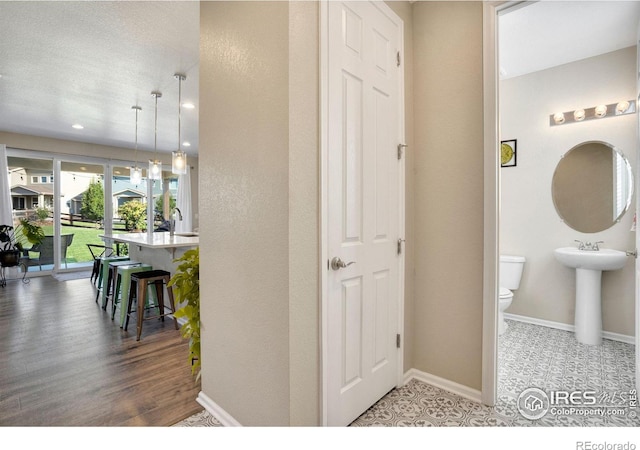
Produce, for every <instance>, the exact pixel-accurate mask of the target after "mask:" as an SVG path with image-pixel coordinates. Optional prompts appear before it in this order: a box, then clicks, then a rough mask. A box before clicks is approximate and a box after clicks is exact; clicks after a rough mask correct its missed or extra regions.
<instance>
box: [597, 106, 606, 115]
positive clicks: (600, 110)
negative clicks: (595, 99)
mask: <svg viewBox="0 0 640 450" xmlns="http://www.w3.org/2000/svg"><path fill="white" fill-rule="evenodd" d="M606 115H607V106H606V105H598V106H596V117H604V116H606Z"/></svg>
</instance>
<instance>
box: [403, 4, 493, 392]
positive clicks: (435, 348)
mask: <svg viewBox="0 0 640 450" xmlns="http://www.w3.org/2000/svg"><path fill="white" fill-rule="evenodd" d="M413 30H414V34H413V50H414V114H415V116H414V120H415V123H416V127H415V169H416V174H415V186H414V188H415V194H414V195H415V198H414V204H415V224H414V226H415V230H416V232H415V236H414V239H415V270H416V275H415V288H414V289H415V305H414V321H413V363H414V367H415V368H416V369H418V370H421V371H424V372H428V373H430V374H433V375H437V376H439V377H442V378H446V379H448V380H451V381H454V382H457V383H460V384H462V385H465V386H469V387H471V388H474V389H480V388H481V381H482V376H481V370H482V361H481V355H482V345H481V344H482V295H483V280H482V273H483V267H482V264H483V128H482V127H483V120H482V115H483V97H482V89H483V86H482V3H481V2H417V3H414V4H413Z"/></svg>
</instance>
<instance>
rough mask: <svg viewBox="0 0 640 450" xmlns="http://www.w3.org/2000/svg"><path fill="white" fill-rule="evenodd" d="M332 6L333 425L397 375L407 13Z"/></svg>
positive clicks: (363, 5)
mask: <svg viewBox="0 0 640 450" xmlns="http://www.w3.org/2000/svg"><path fill="white" fill-rule="evenodd" d="M327 14H328V46H327V48H328V80H327V83H328V86H327V91H328V105H327V108H328V111H327V114H328V125H327V127H328V130H327V144H328V146H327V178H326V181H327V186H326V195H327V202H328V203H327V219H326V220H327V221H326V223H327V241H328V242H327V250H326V251H327V256H328V260H327V268H326V270H327V278H326V280H327V293H326V298H325V299H326V300H325V301H326V314H327V316H326V320H327V323H326V332H327V337H326V341H325V342H326V345H327V353H326V355H327V361H326V364H327V366H326V376H327V380H326V387H327V391H328V392H327V394H326V396H327V397H326V401H327V424H328V425H347V424H349V423H350V422H351V421H353V420H354V419H355V418H357V417H358V416H359V415H360V414H361V413H363V412H364V411H366V409H367V408H368V407H369V406H371V405H372V404H373V403H375V402H376V401H377V400H379V399H380V398H381V397H382V396H384V394H386V393H387V392H388V391H389V390H391V389H393V387H395V386H396V384H397V382H398V364H399V360H400V358H399V354H400V350H399V348H398V346H397V334H398V333H399V321H398V319H399V309H400V300H401V299H400V292H401V282H402V273H401V268H402V255H401V254H399V252H398V245H399V241H398V240H399V239H400V238H402V237H403V236H402V234H403V233H404V231H403V217H402V216H403V214H404V209H403V207H402V206H401V198H403V197H401V196H402V195H403V190H402V189H403V188H402V189H401V187H400V184H401V181H402V180H401V179H402V173H403V172H402V164H403V162H402V161H401V160H399V159H398V145H399V144H400V143H402V136H403V133H404V130H403V129H402V128H403V121H402V118H403V117H402V112H401V109H402V108H401V106H402V105H403V102H402V99H401V90H400V82H401V77H402V72H403V71H402V68H401V65H400V63H399V56H398V55H399V50H400V48H401V47H400V46H401V38H402V22H401V20H400V19H399V18H398V17H397V16H396V15H395V14H393V12H392V11H391V10H390V9H389V8H388V7H387V6H386V5H384V4H383V3H382V2H375V3H374V2H337V1H336V2H333V1H330V2H328V13H327ZM402 186H404V184H402ZM400 253H401V252H400ZM338 258H339V259H340V261H342V262H343V263H344V264H343V266H345V267H340V264H339V263H338ZM332 261H333V264H332Z"/></svg>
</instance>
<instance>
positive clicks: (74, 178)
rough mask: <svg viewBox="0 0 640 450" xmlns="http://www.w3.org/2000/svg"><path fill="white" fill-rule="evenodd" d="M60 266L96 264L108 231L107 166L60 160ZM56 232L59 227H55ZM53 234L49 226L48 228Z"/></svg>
mask: <svg viewBox="0 0 640 450" xmlns="http://www.w3.org/2000/svg"><path fill="white" fill-rule="evenodd" d="M59 187H60V195H59V196H58V199H59V200H58V205H59V206H58V208H59V211H60V220H59V224H60V226H59V231H58V235H59V237H60V243H59V246H58V248H59V249H60V251H59V252H58V256H57V261H58V263H59V265H58V267H59V269H60V270H66V269H86V268H89V267H91V266H92V265H93V255H94V254H96V253H95V252H96V249H97V247H95V246H98V245H102V244H103V243H102V239H100V237H98V236H99V235H100V234H102V233H103V232H104V221H105V220H104V219H105V208H104V166H103V165H102V164H89V163H86V162H75V161H64V160H63V161H60V181H59ZM50 232H51V234H52V235H53V234H55V232H56V230H55V227H53V226H52V227H51V230H50ZM47 234H49V230H47Z"/></svg>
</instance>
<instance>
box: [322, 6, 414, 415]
mask: <svg viewBox="0 0 640 450" xmlns="http://www.w3.org/2000/svg"><path fill="white" fill-rule="evenodd" d="M329 1H331V0H321V1H320V252H319V253H320V261H319V264H318V267H319V268H320V299H321V300H320V302H321V312H320V318H321V324H320V334H321V336H320V344H321V351H320V357H321V377H322V381H321V388H320V397H321V398H320V405H321V408H322V412H321V419H322V425H323V426H327V423H328V417H327V401H328V390H327V379H328V364H327V362H328V354H327V347H328V345H327V343H328V342H327V319H328V313H327V302H328V291H329V289H328V285H329V276H328V275H329V272H328V269H327V262H328V261H329V249H328V245H329V239H328V214H327V212H328V196H327V192H328V182H327V177H328V166H327V159H328V148H327V143H328V131H329V127H328V125H329V113H328V99H329V92H328V85H329V83H328V80H329V66H328V63H329V45H328V44H329V20H328V18H329V5H328V2H329ZM374 4H375V5H376V6H377V7H378V9H380V10H381V11H383V12H385V13H386V14H387V15H393V16H396V17H397V15H396V14H395V13H394V12H393V10H392V9H391V8H389V6H387V5H386V4H385V3H383V2H382V1H376V2H374ZM400 22H401V26H400V34H401V37H400V40H399V46H400V49H399V50H400V54H401V55H402V56H403V58H402V63H401V65H400V68H399V70H400V71H401V73H400V75H399V77H398V79H399V91H398V92H399V98H398V109H399V111H398V114H399V115H400V116H399V117H400V133H401V134H402V136H403V137H404V136H405V114H404V97H405V94H404V24H403V23H402V21H401V20H400ZM404 142H405V141H404V139H403V140H402V143H404ZM405 161H406V158H405V157H403V158H402V160H401V161H400V162H399V164H400V173H399V176H398V178H399V181H398V182H399V185H400V187H399V199H398V201H399V202H400V204H399V208H398V209H399V213H400V224H399V233H400V236H401V237H402V238H404V236H405V235H406V234H405V233H406V232H405V203H404V202H405ZM405 253H406V252H405V251H403V252H402V255H401V256H400V260H399V261H400V262H399V265H398V280H399V292H398V333H400V336H402V338H403V339H404V279H405V276H404V255H405ZM403 368H404V345H401V346H400V349H399V350H398V377H397V385H398V386H400V385H402V384H403V382H404V370H403ZM363 412H364V411H363Z"/></svg>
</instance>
